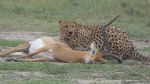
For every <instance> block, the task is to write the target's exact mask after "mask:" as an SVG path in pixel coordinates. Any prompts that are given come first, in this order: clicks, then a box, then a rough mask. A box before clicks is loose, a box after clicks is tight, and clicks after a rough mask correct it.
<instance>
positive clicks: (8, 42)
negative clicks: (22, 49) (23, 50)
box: [0, 39, 27, 47]
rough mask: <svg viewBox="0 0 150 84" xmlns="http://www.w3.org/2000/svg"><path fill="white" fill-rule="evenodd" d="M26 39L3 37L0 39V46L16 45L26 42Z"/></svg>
mask: <svg viewBox="0 0 150 84" xmlns="http://www.w3.org/2000/svg"><path fill="white" fill-rule="evenodd" d="M26 42H27V41H22V40H5V39H0V46H3V47H16V46H17V45H19V44H22V43H26Z"/></svg>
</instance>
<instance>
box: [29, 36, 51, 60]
mask: <svg viewBox="0 0 150 84" xmlns="http://www.w3.org/2000/svg"><path fill="white" fill-rule="evenodd" d="M43 46H44V43H43V41H42V39H40V38H39V39H37V40H35V41H34V42H33V43H32V44H31V46H30V48H29V53H32V52H34V51H36V50H37V49H39V48H41V47H43ZM41 57H47V58H49V59H53V58H54V56H53V55H52V54H49V53H47V52H41V53H39V54H36V55H34V56H32V57H31V58H33V59H34V58H41Z"/></svg>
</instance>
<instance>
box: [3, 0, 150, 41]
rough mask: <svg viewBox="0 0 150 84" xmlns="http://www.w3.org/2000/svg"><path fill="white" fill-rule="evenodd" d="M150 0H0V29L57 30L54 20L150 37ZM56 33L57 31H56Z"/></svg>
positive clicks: (56, 23)
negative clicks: (107, 24)
mask: <svg viewBox="0 0 150 84" xmlns="http://www.w3.org/2000/svg"><path fill="white" fill-rule="evenodd" d="M149 10H150V0H0V31H12V30H14V31H41V32H47V33H48V35H47V36H51V34H49V33H59V24H58V20H74V21H77V22H78V23H80V24H82V25H103V24H106V23H108V22H109V21H111V20H112V19H113V18H115V17H116V16H117V15H121V16H120V17H119V18H118V19H117V20H116V21H115V22H114V23H113V24H111V26H115V27H118V28H120V29H122V30H124V31H126V32H127V33H128V34H129V36H130V38H131V39H133V40H147V39H150V11H149ZM57 36H59V34H57Z"/></svg>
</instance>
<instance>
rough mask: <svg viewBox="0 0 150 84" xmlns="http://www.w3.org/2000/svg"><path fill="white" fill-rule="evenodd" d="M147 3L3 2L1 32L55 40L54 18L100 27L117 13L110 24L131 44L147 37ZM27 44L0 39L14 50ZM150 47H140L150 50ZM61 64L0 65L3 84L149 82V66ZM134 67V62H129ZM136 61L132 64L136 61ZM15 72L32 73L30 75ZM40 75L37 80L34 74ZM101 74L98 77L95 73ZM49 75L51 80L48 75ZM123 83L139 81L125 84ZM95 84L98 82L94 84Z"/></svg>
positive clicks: (134, 0)
mask: <svg viewBox="0 0 150 84" xmlns="http://www.w3.org/2000/svg"><path fill="white" fill-rule="evenodd" d="M149 9H150V1H149V0H132V1H131V0H1V3H0V32H2V31H38V32H46V33H47V36H59V35H60V34H59V24H58V20H74V21H77V22H78V23H80V24H82V25H103V24H106V23H108V22H109V21H111V20H112V19H113V18H114V17H116V16H117V15H121V16H120V17H119V18H118V19H117V20H116V21H115V22H114V23H112V24H111V26H115V27H118V28H120V29H122V30H124V31H126V32H127V33H128V35H129V36H130V38H131V39H132V40H147V39H149V38H150V20H149V16H150V11H149ZM25 42H26V41H21V40H5V39H0V46H2V47H14V46H17V45H19V44H21V43H25ZM149 49H150V48H149V47H147V48H144V49H139V50H140V51H146V52H149ZM109 62H110V63H109V64H92V65H89V64H77V63H75V64H73V63H69V64H65V65H58V64H55V63H50V62H36V63H32V62H25V63H24V62H19V63H15V62H11V63H9V62H1V63H0V83H1V84H41V83H42V84H47V83H54V84H55V83H56V84H57V83H58V84H71V83H72V84H73V83H74V84H75V83H79V82H78V81H77V80H76V79H86V80H89V79H93V80H94V79H95V78H105V79H107V80H122V83H123V84H126V83H136V82H137V83H150V80H149V78H150V71H149V70H150V67H149V66H148V65H139V64H135V65H134V64H133V65H132V64H131V65H130V64H128V63H125V62H124V63H125V64H118V63H117V62H116V61H114V60H109ZM131 63H132V62H131ZM135 63H136V62H135ZM15 72H31V74H30V75H28V76H23V75H22V74H16V73H15ZM34 72H41V73H43V74H42V75H40V76H36V75H35V74H32V73H34ZM93 74H100V75H93ZM51 75H53V76H51ZM125 80H138V81H135V82H126V81H125ZM93 84H96V83H93Z"/></svg>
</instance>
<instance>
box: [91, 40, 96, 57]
mask: <svg viewBox="0 0 150 84" xmlns="http://www.w3.org/2000/svg"><path fill="white" fill-rule="evenodd" d="M90 48H91V53H92V54H93V55H94V56H95V54H96V50H95V44H94V41H93V42H92V43H91V45H90Z"/></svg>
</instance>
